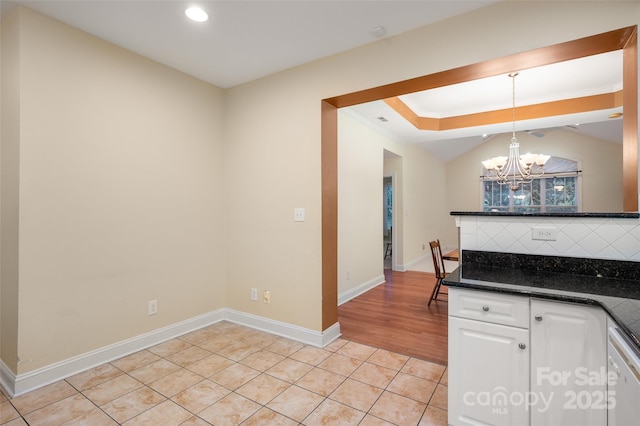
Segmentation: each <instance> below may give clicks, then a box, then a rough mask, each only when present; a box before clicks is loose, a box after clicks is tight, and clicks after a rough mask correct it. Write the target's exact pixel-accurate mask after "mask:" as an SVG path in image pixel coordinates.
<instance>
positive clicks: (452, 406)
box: [449, 317, 529, 426]
mask: <svg viewBox="0 0 640 426" xmlns="http://www.w3.org/2000/svg"><path fill="white" fill-rule="evenodd" d="M528 342H529V330H527V329H523V328H517V327H508V326H504V325H499V324H490V323H486V322H481V321H474V320H467V319H462V318H455V317H449V424H450V425H455V426H458V425H478V424H486V425H522V426H526V425H528V424H529V413H528V412H527V410H526V404H525V401H524V399H526V396H527V391H528V390H529V348H528Z"/></svg>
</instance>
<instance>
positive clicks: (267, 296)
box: [263, 290, 271, 303]
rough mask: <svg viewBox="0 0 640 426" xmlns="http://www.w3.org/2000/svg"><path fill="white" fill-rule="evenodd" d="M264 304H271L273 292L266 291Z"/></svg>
mask: <svg viewBox="0 0 640 426" xmlns="http://www.w3.org/2000/svg"><path fill="white" fill-rule="evenodd" d="M263 299H264V303H271V292H270V291H269V290H265V291H264V296H263Z"/></svg>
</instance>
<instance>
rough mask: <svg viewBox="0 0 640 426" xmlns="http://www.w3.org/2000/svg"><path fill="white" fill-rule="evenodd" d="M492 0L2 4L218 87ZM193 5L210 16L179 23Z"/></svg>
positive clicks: (27, 0)
mask: <svg viewBox="0 0 640 426" xmlns="http://www.w3.org/2000/svg"><path fill="white" fill-rule="evenodd" d="M496 1H497V0H456V1H442V0H439V1H438V0H410V1H404V0H373V1H371V0H349V1H346V0H285V1H277V0H258V1H250V0H233V1H218V0H188V1H176V0H129V1H121V0H17V1H13V0H1V3H0V5H1V6H2V10H1V13H2V14H3V15H6V14H7V13H8V11H9V10H10V9H11V8H12V7H13V6H15V4H16V3H19V4H22V5H24V6H26V7H29V8H31V9H34V10H37V11H39V12H41V13H43V14H45V15H48V16H51V17H53V18H56V19H58V20H60V21H62V22H65V23H67V24H69V25H72V26H74V27H77V28H80V29H82V30H84V31H86V32H88V33H91V34H94V35H96V36H97V37H100V38H102V39H104V40H107V41H109V42H111V43H113V44H116V45H118V46H121V47H124V48H125V49H128V50H131V51H133V52H136V53H138V54H140V55H143V56H146V57H148V58H151V59H154V60H156V61H158V62H160V63H163V64H165V65H168V66H170V67H173V68H176V69H179V70H181V71H184V72H185V73H187V74H190V75H193V76H195V77H198V78H200V79H202V80H204V81H207V82H209V83H212V84H215V85H216V86H219V87H222V88H228V87H231V86H235V85H238V84H241V83H246V82H248V81H251V80H255V79H257V78H260V77H264V76H266V75H269V74H273V73H275V72H278V71H282V70H285V69H288V68H292V67H295V66H297V65H301V64H304V63H307V62H310V61H313V60H316V59H320V58H323V57H327V56H330V55H333V54H336V53H340V52H343V51H346V50H349V49H353V48H355V47H358V46H362V45H365V44H367V43H372V42H375V41H377V40H378V38H376V37H375V36H374V35H373V34H372V33H371V30H372V29H373V28H375V27H378V26H382V27H384V29H385V30H386V36H387V37H389V36H394V35H397V34H400V33H403V32H406V31H409V30H412V29H415V28H418V27H421V26H424V25H428V24H431V23H433V22H437V21H441V20H444V19H447V18H450V17H452V16H455V15H459V14H462V13H466V12H469V11H471V10H474V9H478V8H481V7H483V6H486V5H488V4H491V3H495V2H496ZM191 5H199V6H201V7H202V8H203V9H204V10H205V11H206V12H208V14H209V16H210V18H209V20H208V21H207V22H204V23H196V22H192V21H190V20H189V19H187V18H186V16H185V14H184V10H185V9H186V7H187V6H191Z"/></svg>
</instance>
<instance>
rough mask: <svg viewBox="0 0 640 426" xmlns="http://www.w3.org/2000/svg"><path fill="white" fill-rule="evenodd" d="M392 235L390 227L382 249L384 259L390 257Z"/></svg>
mask: <svg viewBox="0 0 640 426" xmlns="http://www.w3.org/2000/svg"><path fill="white" fill-rule="evenodd" d="M392 235H393V228H392V227H390V228H389V235H388V236H387V238H385V240H386V241H387V242H386V244H385V248H384V258H385V259H386V258H387V257H388V256H391V250H392V248H393V245H392Z"/></svg>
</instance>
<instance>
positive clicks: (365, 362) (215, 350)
mask: <svg viewBox="0 0 640 426" xmlns="http://www.w3.org/2000/svg"><path fill="white" fill-rule="evenodd" d="M446 410H447V371H446V368H445V366H442V365H437V364H433V363H430V362H427V361H423V360H419V359H416V358H411V357H407V356H404V355H400V354H397V353H392V352H388V351H386V350H383V349H377V348H374V347H371V346H365V345H362V344H359V343H355V342H351V341H347V340H344V339H338V340H336V341H335V342H333V343H332V344H330V345H329V346H327V347H326V348H324V349H320V348H316V347H313V346H309V345H304V344H302V343H299V342H296V341H293V340H289V339H285V338H282V337H278V336H274V335H272V334H269V333H265V332H261V331H257V330H254V329H251V328H247V327H244V326H240V325H237V324H233V323H230V322H226V321H223V322H220V323H217V324H214V325H212V326H209V327H206V328H203V329H200V330H197V331H194V332H191V333H188V334H185V335H184V336H181V337H179V338H176V339H173V340H170V341H167V342H165V343H162V344H159V345H157V346H154V347H152V348H149V349H147V350H143V351H140V352H137V353H134V354H132V355H129V356H126V357H124V358H120V359H118V360H116V361H113V362H111V363H108V364H104V365H101V366H99V367H96V368H93V369H91V370H89V371H85V372H83V373H80V374H77V375H75V376H72V377H69V378H67V379H66V380H62V381H59V382H57V383H54V384H51V385H49V386H46V387H44V388H41V389H38V390H35V391H32V392H29V393H27V394H25V395H21V396H19V397H17V398H14V399H7V398H5V397H4V396H1V395H0V424H1V425H11V426H16V425H32V426H35V425H91V426H94V425H95V426H101V425H116V424H123V425H154V426H157V425H162V426H170V425H192V426H200V425H216V426H225V425H239V424H242V425H247V426H249V425H260V426H262V425H300V424H302V425H331V426H333V425H345V426H348V425H361V426H372V425H423V426H424V425H446V424H447V411H446Z"/></svg>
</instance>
